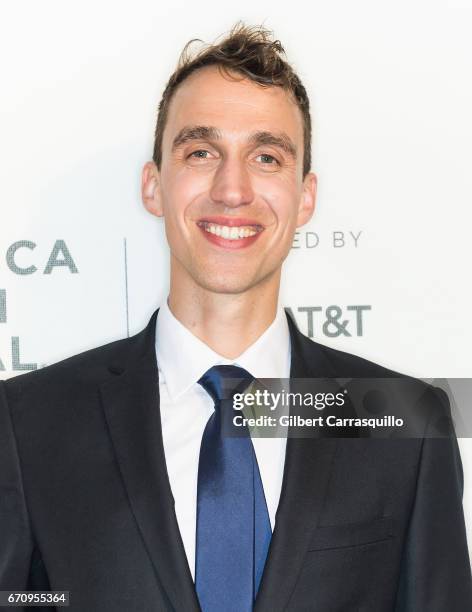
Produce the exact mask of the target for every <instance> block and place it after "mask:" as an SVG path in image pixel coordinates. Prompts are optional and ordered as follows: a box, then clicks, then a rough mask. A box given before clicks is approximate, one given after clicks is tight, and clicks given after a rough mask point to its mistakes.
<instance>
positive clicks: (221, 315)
mask: <svg viewBox="0 0 472 612" xmlns="http://www.w3.org/2000/svg"><path fill="white" fill-rule="evenodd" d="M279 287H280V270H278V271H277V273H276V274H275V275H274V276H273V277H268V278H267V280H265V281H264V282H261V283H258V284H257V285H256V286H253V287H251V288H250V289H248V290H246V291H243V292H241V293H215V292H213V291H209V290H208V289H205V288H202V287H200V286H198V285H196V284H195V283H193V282H188V281H185V280H182V279H181V278H175V277H174V276H173V275H172V274H171V282H170V291H169V299H168V306H169V308H170V310H171V312H172V314H173V315H174V316H175V317H176V318H177V319H178V320H179V321H180V322H181V323H182V325H185V327H186V328H187V329H188V330H189V331H191V332H192V334H193V335H194V336H196V337H197V338H199V339H200V340H202V341H203V342H205V344H207V345H208V346H209V347H210V348H211V349H213V350H214V351H215V352H217V353H218V354H219V355H222V356H223V357H226V358H227V359H236V358H237V357H239V355H241V353H243V352H244V351H245V350H246V349H247V348H248V347H249V346H251V344H253V343H254V342H255V341H256V340H257V339H258V338H259V336H261V335H262V334H263V333H264V331H265V330H266V329H267V328H268V327H269V326H270V324H271V323H272V322H273V321H274V319H275V316H276V314H277V303H278V295H279Z"/></svg>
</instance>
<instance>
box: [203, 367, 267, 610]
mask: <svg viewBox="0 0 472 612" xmlns="http://www.w3.org/2000/svg"><path fill="white" fill-rule="evenodd" d="M229 379H230V380H229ZM252 380H253V378H252V376H251V375H250V374H249V372H247V371H246V370H244V369H243V368H239V367H237V366H233V365H220V366H214V367H212V368H210V369H209V370H208V371H207V372H205V374H204V375H203V376H202V377H201V378H200V380H199V381H198V382H199V383H200V385H202V387H203V388H204V389H205V390H206V391H207V392H208V393H209V394H210V396H211V397H212V398H213V401H214V402H215V412H214V413H213V414H212V415H211V417H210V418H209V420H208V422H207V424H206V427H205V431H204V432H203V437H202V444H201V448H200V460H199V464H198V493H197V538H196V545H197V546H196V563H195V585H196V590H197V595H198V599H199V601H200V607H201V609H202V611H203V612H250V611H251V610H252V609H253V605H254V600H255V598H256V595H257V590H258V588H259V583H260V580H261V577H262V572H263V569H264V564H265V560H266V557H267V551H268V549H269V544H270V539H271V536H272V532H271V528H270V520H269V514H268V511H267V505H266V501H265V497H264V489H263V487H262V481H261V477H260V473H259V468H258V465H257V459H256V456H255V453H254V447H253V445H252V440H251V437H250V436H249V432H248V430H247V429H245V432H243V433H244V434H245V435H242V436H241V428H240V427H235V426H234V425H233V424H232V419H233V416H234V415H235V414H238V413H236V412H235V411H234V410H233V407H232V397H233V394H234V393H236V392H240V393H242V392H243V391H244V389H245V388H246V387H247V386H248V385H249V384H250V382H251V381H252ZM231 430H233V432H235V430H237V432H239V434H238V433H237V432H236V433H235V435H239V436H240V437H232V436H231V435H228V433H231Z"/></svg>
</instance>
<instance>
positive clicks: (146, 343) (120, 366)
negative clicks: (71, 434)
mask: <svg viewBox="0 0 472 612" xmlns="http://www.w3.org/2000/svg"><path fill="white" fill-rule="evenodd" d="M157 313H158V310H156V311H155V312H154V314H153V316H152V317H151V319H150V321H149V324H148V325H147V327H146V328H145V329H144V330H143V331H142V332H141V333H139V334H138V335H137V336H134V337H133V338H131V339H130V343H131V346H130V347H129V349H128V351H127V354H126V355H124V356H123V359H122V360H121V361H120V360H118V361H117V362H116V363H113V364H111V365H110V366H109V369H110V371H111V372H112V373H113V374H114V376H113V378H111V379H110V380H108V381H107V382H105V383H103V384H101V385H100V391H101V396H102V401H103V407H104V412H105V417H106V421H107V423H108V427H109V430H110V434H111V438H112V441H113V446H114V450H115V453H116V457H117V461H118V464H119V468H120V471H121V475H122V478H123V481H124V485H125V488H126V490H127V493H128V496H129V500H130V504H131V508H132V511H133V514H134V517H135V519H136V522H137V524H138V528H139V531H140V533H141V536H142V538H143V541H144V545H145V547H146V550H147V552H148V554H149V557H150V560H151V562H152V564H153V567H154V570H155V573H156V578H157V580H158V583H159V584H160V586H161V588H162V590H163V592H164V596H165V597H167V599H168V601H169V604H170V606H171V607H172V608H174V609H175V610H185V611H189V612H192V611H195V612H197V611H198V610H199V609H200V608H199V605H198V601H197V597H196V594H195V589H194V584H193V580H192V576H191V574H190V570H189V567H188V563H187V558H186V554H185V550H184V547H183V543H182V539H181V536H180V531H179V527H178V523H177V518H176V515H175V510H174V499H173V496H172V491H171V487H170V483H169V478H168V475H167V469H166V463H165V455H164V447H163V441H162V431H161V420H160V410H159V378H158V369H157V363H156V353H155V324H156V317H157ZM125 361H126V363H124V362H125Z"/></svg>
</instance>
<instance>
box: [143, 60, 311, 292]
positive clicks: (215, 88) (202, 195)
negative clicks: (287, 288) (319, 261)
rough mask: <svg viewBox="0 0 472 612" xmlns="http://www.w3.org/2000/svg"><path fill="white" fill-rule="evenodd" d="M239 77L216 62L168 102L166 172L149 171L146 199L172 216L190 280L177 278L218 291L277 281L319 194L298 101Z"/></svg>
mask: <svg viewBox="0 0 472 612" xmlns="http://www.w3.org/2000/svg"><path fill="white" fill-rule="evenodd" d="M237 78H238V79H239V80H238V81H234V80H230V79H229V78H228V77H227V76H226V77H225V76H223V75H222V74H221V73H220V72H219V70H218V69H217V68H216V67H215V66H210V67H205V68H203V69H200V70H197V71H196V72H194V73H193V74H192V75H190V77H188V78H187V79H186V80H185V81H184V82H183V83H182V84H181V85H180V86H179V88H178V89H177V91H176V92H175V94H174V97H173V99H172V100H171V103H170V108H169V113H168V119H167V123H166V126H165V129H164V134H163V143H162V164H161V169H160V171H158V170H157V168H156V166H155V164H154V163H152V162H149V163H148V164H146V166H145V167H144V170H143V201H144V203H145V205H146V207H147V208H148V210H149V211H150V212H152V213H153V214H155V215H157V216H162V215H163V216H164V220H165V228H166V235H167V240H168V242H169V247H170V251H171V258H172V269H173V274H178V275H184V277H185V278H184V277H180V279H175V280H177V281H178V280H181V281H191V282H194V283H196V284H197V285H198V286H200V287H202V288H204V289H206V290H209V291H212V292H216V293H242V292H244V291H247V290H249V289H251V288H252V287H254V286H255V285H257V284H259V283H263V282H265V281H269V280H270V279H277V282H278V275H279V273H280V268H281V265H282V263H283V260H284V259H285V257H286V256H287V254H288V252H289V250H290V247H291V245H292V241H293V236H294V232H295V229H296V227H298V226H301V225H303V224H305V223H306V222H307V221H308V220H309V219H310V217H311V215H312V213H313V209H314V203H315V194H316V177H315V175H314V174H312V173H310V174H308V175H307V176H306V177H305V180H303V178H302V167H303V121H302V115H301V112H300V110H299V108H298V107H297V106H296V104H295V102H294V101H292V99H291V97H290V95H289V94H288V93H287V92H286V91H284V90H283V89H282V88H280V87H264V88H263V87H261V86H260V85H258V84H256V83H254V82H252V81H250V80H247V79H243V80H241V78H240V76H239V75H237Z"/></svg>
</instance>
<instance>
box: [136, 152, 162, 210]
mask: <svg viewBox="0 0 472 612" xmlns="http://www.w3.org/2000/svg"><path fill="white" fill-rule="evenodd" d="M160 186H161V182H160V174H159V170H158V169H157V166H156V164H155V163H154V162H153V161H149V162H147V163H146V164H144V168H143V171H142V174H141V198H142V200H143V204H144V206H145V207H146V209H147V210H148V211H149V212H150V213H151V214H153V215H156V217H162V216H163V215H164V211H163V208H162V198H161V189H160Z"/></svg>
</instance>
